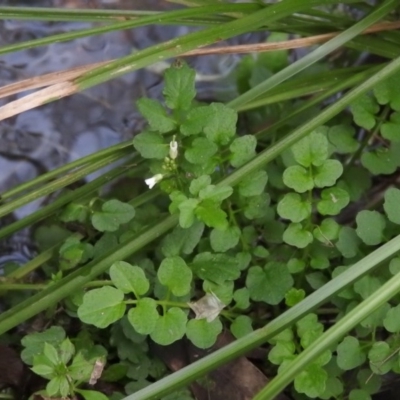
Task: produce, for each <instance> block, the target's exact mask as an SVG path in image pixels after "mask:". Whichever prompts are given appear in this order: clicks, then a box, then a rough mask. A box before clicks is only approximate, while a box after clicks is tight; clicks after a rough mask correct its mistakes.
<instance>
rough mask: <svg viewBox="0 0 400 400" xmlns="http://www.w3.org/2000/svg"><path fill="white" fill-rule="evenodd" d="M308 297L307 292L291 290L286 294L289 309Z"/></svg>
mask: <svg viewBox="0 0 400 400" xmlns="http://www.w3.org/2000/svg"><path fill="white" fill-rule="evenodd" d="M305 297H306V292H305V291H304V290H303V289H296V288H291V289H290V290H289V291H288V292H286V294H285V303H286V305H287V306H289V307H293V306H295V305H296V304H297V303H300V301H302V300H303V299H304V298H305Z"/></svg>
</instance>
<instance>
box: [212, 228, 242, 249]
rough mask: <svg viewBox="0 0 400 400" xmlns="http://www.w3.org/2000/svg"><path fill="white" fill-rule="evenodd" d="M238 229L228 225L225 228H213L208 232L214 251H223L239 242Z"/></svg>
mask: <svg viewBox="0 0 400 400" xmlns="http://www.w3.org/2000/svg"><path fill="white" fill-rule="evenodd" d="M239 239H240V229H239V228H238V227H237V226H228V228H226V229H225V230H219V229H213V230H212V231H211V234H210V244H211V247H212V249H213V250H214V251H216V252H220V253H224V252H225V251H227V250H229V249H232V248H233V247H235V246H236V245H237V244H238V243H239Z"/></svg>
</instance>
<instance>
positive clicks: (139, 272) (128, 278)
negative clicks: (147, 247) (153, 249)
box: [110, 261, 150, 296]
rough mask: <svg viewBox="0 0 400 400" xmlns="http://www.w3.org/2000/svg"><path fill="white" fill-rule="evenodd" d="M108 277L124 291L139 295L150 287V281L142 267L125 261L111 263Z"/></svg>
mask: <svg viewBox="0 0 400 400" xmlns="http://www.w3.org/2000/svg"><path fill="white" fill-rule="evenodd" d="M110 277H111V280H112V281H113V283H114V285H115V286H116V287H117V288H118V289H119V290H121V291H122V292H124V293H134V294H135V295H136V296H141V295H143V294H145V293H146V292H147V291H148V290H149V287H150V282H149V280H148V279H147V278H146V275H145V273H144V271H143V269H142V268H140V267H138V266H136V265H135V266H134V265H131V264H129V263H127V262H125V261H116V262H115V263H114V264H113V265H111V267H110Z"/></svg>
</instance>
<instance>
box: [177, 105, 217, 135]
mask: <svg viewBox="0 0 400 400" xmlns="http://www.w3.org/2000/svg"><path fill="white" fill-rule="evenodd" d="M212 115H213V109H212V108H211V106H209V105H208V106H202V107H196V108H193V109H192V110H190V111H189V112H188V114H187V115H186V119H185V121H184V122H183V123H182V125H181V126H180V131H181V133H182V135H184V136H191V135H197V134H199V133H200V132H202V131H203V130H204V128H205V127H206V126H207V125H208V124H209V123H210V120H212Z"/></svg>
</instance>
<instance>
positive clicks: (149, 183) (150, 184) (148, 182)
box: [145, 174, 163, 189]
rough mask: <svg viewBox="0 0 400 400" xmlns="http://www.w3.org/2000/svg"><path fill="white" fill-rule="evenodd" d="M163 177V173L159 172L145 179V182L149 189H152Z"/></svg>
mask: <svg viewBox="0 0 400 400" xmlns="http://www.w3.org/2000/svg"><path fill="white" fill-rule="evenodd" d="M162 178H163V175H162V174H157V175H154V176H153V177H151V178H148V179H145V183H146V185H147V186H148V187H149V189H151V188H152V187H153V186H154V185H155V184H156V183H157V182H160V181H161V179H162Z"/></svg>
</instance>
